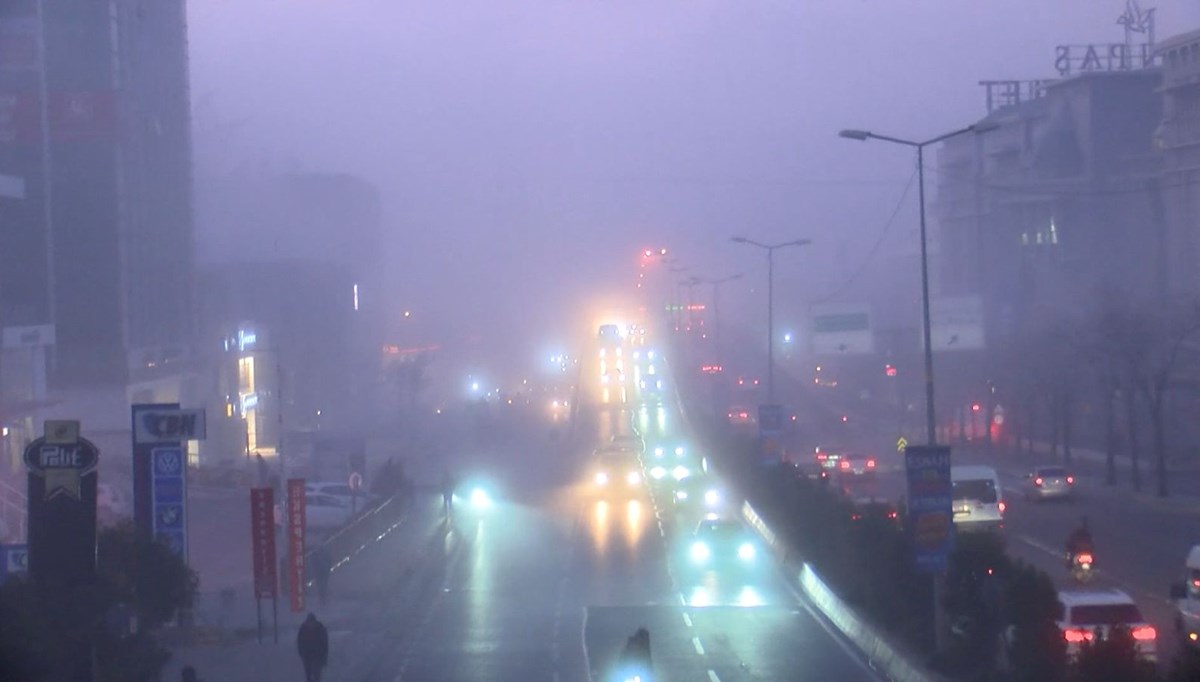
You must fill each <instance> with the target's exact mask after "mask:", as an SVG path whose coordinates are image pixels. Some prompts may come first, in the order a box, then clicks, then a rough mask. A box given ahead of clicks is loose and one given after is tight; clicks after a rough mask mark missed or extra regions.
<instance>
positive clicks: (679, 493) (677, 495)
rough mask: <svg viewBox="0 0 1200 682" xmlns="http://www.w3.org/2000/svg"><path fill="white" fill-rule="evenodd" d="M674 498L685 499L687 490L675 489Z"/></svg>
mask: <svg viewBox="0 0 1200 682" xmlns="http://www.w3.org/2000/svg"><path fill="white" fill-rule="evenodd" d="M675 499H677V500H686V499H687V491H686V490H677V491H675Z"/></svg>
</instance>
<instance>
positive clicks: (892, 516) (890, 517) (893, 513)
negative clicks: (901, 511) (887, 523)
mask: <svg viewBox="0 0 1200 682" xmlns="http://www.w3.org/2000/svg"><path fill="white" fill-rule="evenodd" d="M888 518H889V519H894V518H896V512H894V511H890V512H888Z"/></svg>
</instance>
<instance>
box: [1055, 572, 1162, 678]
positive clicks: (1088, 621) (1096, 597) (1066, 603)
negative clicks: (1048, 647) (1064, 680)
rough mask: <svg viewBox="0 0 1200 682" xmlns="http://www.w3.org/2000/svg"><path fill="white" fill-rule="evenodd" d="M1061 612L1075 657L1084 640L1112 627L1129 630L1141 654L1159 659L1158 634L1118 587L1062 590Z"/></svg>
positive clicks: (1060, 622) (1060, 624) (1070, 654)
mask: <svg viewBox="0 0 1200 682" xmlns="http://www.w3.org/2000/svg"><path fill="white" fill-rule="evenodd" d="M1058 603H1059V604H1060V605H1061V606H1062V611H1061V613H1060V617H1059V620H1058V627H1059V629H1060V630H1061V631H1062V633H1063V638H1065V639H1066V640H1067V656H1068V657H1071V658H1073V657H1075V656H1076V655H1077V654H1078V653H1079V649H1080V647H1081V646H1082V645H1083V643H1084V642H1092V641H1095V640H1096V638H1097V637H1103V636H1104V635H1105V634H1106V633H1107V631H1108V629H1109V628H1112V627H1113V626H1115V625H1119V626H1122V627H1125V628H1128V629H1129V632H1130V634H1132V635H1133V641H1134V645H1135V646H1136V647H1137V650H1138V653H1139V654H1141V656H1142V657H1143V658H1144V659H1145V660H1146V661H1147V662H1154V661H1157V660H1158V646H1157V644H1158V642H1157V640H1158V633H1157V632H1156V631H1155V629H1154V626H1152V625H1150V624H1149V623H1147V622H1146V619H1145V617H1143V616H1142V612H1141V610H1140V609H1138V606H1137V603H1135V602H1134V601H1133V599H1132V598H1131V597H1130V596H1129V595H1128V594H1126V593H1125V592H1122V591H1121V590H1118V589H1110V590H1092V591H1086V592H1083V591H1078V592H1076V591H1072V592H1065V591H1064V592H1059V593H1058Z"/></svg>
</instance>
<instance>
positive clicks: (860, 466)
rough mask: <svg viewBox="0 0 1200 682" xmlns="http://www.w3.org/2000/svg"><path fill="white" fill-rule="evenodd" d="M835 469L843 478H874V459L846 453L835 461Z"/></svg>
mask: <svg viewBox="0 0 1200 682" xmlns="http://www.w3.org/2000/svg"><path fill="white" fill-rule="evenodd" d="M837 469H838V473H839V474H842V475H843V476H846V475H849V476H874V475H875V458H874V457H870V456H868V455H860V454H850V453H847V454H845V455H842V456H841V458H840V459H838V460H837Z"/></svg>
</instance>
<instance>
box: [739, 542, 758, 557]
mask: <svg viewBox="0 0 1200 682" xmlns="http://www.w3.org/2000/svg"><path fill="white" fill-rule="evenodd" d="M754 553H755V552H754V545H752V544H750V543H749V542H743V543H742V545H741V546H740V547H738V558H739V559H741V560H742V561H750V560H751V559H753V558H754Z"/></svg>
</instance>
